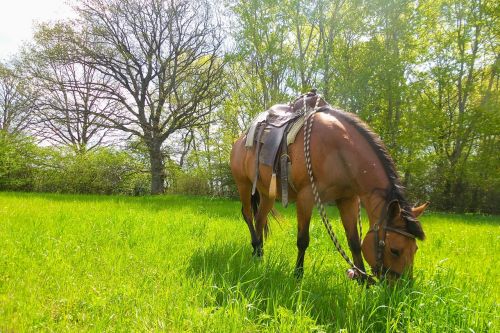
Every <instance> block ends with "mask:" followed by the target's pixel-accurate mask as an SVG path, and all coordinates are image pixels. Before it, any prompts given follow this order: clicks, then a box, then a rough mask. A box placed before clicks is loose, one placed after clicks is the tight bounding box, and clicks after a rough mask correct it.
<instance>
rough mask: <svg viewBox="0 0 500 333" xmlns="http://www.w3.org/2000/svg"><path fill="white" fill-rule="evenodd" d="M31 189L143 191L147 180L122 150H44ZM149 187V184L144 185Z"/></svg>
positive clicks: (52, 190) (121, 192)
mask: <svg viewBox="0 0 500 333" xmlns="http://www.w3.org/2000/svg"><path fill="white" fill-rule="evenodd" d="M43 160H44V164H45V167H42V168H38V169H37V172H36V176H35V180H34V190H36V191H41V192H62V193H96V194H144V187H146V186H145V184H148V185H149V183H148V179H147V178H144V177H141V175H140V172H139V171H140V169H139V168H140V166H139V165H138V164H137V162H135V161H134V160H133V159H131V158H130V156H129V155H128V154H127V153H126V152H120V151H114V150H111V149H105V148H101V149H97V150H92V151H88V152H86V153H83V154H75V153H73V152H72V151H70V150H66V151H62V152H61V151H59V150H55V149H46V150H45V154H44V156H43ZM147 187H149V186H147Z"/></svg>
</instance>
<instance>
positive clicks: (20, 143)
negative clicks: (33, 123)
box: [0, 131, 39, 191]
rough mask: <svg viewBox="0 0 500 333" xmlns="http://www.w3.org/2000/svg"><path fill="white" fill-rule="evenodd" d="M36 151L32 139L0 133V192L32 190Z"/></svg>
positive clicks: (37, 149)
mask: <svg viewBox="0 0 500 333" xmlns="http://www.w3.org/2000/svg"><path fill="white" fill-rule="evenodd" d="M38 151H39V148H38V147H37V146H36V145H35V144H34V142H33V140H32V139H30V138H27V137H24V136H21V135H14V134H9V133H6V132H3V131H0V190H3V191H6V190H7V191H16V190H17V191H29V190H31V189H32V184H33V174H34V172H35V160H36V156H37V154H38Z"/></svg>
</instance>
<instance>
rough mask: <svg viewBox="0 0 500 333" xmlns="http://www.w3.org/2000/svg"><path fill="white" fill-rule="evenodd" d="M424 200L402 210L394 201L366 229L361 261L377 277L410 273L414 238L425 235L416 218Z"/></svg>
mask: <svg viewBox="0 0 500 333" xmlns="http://www.w3.org/2000/svg"><path fill="white" fill-rule="evenodd" d="M427 206H428V203H425V204H423V205H421V206H419V207H415V208H412V209H411V212H410V211H409V209H408V211H404V210H402V209H401V206H400V204H399V202H398V201H397V200H394V201H392V202H391V203H389V205H388V206H387V212H386V214H385V215H384V214H383V216H382V217H381V219H380V221H378V222H377V223H376V224H374V226H372V227H371V228H370V231H369V232H368V233H367V235H366V237H365V238H364V240H363V244H362V251H363V256H364V257H365V260H366V261H367V262H368V264H369V265H370V266H371V268H372V271H373V272H374V274H375V275H376V276H377V277H379V278H385V277H386V278H388V279H389V280H390V281H391V280H395V279H397V278H399V277H401V276H402V275H403V274H404V273H407V274H408V275H409V276H411V274H412V267H413V260H414V257H415V253H416V252H417V249H418V246H417V242H416V239H417V238H418V239H424V238H425V235H424V233H423V231H422V228H421V226H420V222H418V221H417V219H416V218H417V217H418V216H420V215H421V214H422V213H423V212H424V210H425V209H426V208H427Z"/></svg>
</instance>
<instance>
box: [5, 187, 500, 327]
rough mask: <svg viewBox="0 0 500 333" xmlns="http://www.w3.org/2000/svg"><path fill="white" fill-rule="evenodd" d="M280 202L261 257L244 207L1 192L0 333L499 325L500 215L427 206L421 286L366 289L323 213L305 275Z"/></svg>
mask: <svg viewBox="0 0 500 333" xmlns="http://www.w3.org/2000/svg"><path fill="white" fill-rule="evenodd" d="M278 206H279V205H278ZM279 210H280V212H281V213H282V214H283V219H284V221H283V222H281V223H279V224H278V223H276V222H273V223H272V225H271V235H270V237H269V239H268V240H267V242H266V243H265V246H264V249H265V255H264V258H263V259H262V260H255V259H253V258H252V256H251V250H252V249H251V245H250V237H249V234H248V229H247V227H246V225H245V224H244V222H243V220H242V218H241V216H240V204H239V202H237V201H231V200H223V199H212V198H206V197H186V196H161V197H120V196H83V195H57V194H25V193H5V192H4V193H0V332H27V331H57V332H59V331H94V332H106V331H112V332H116V331H118V332H120V331H124V332H128V331H168V332H266V331H268V332H277V331H279V332H338V331H341V332H498V331H500V317H499V313H500V309H499V304H498V302H499V288H498V285H499V282H500V279H499V278H500V269H499V267H498V259H499V250H500V248H499V244H500V218H499V217H498V216H481V215H453V214H444V213H426V214H424V216H423V217H422V218H421V221H422V223H423V225H424V229H425V231H426V233H427V240H426V241H424V242H420V243H419V248H420V249H419V251H418V253H417V257H416V263H415V265H416V266H415V270H414V275H415V280H414V281H413V282H402V283H401V284H399V285H397V286H394V287H389V286H387V285H385V284H377V285H375V286H372V287H371V288H365V287H363V286H360V285H358V284H357V283H355V282H352V281H349V280H348V279H347V278H346V275H345V270H346V269H347V267H346V264H345V263H344V262H343V261H342V259H341V257H340V256H339V255H338V253H336V252H335V249H334V247H333V244H332V243H331V242H330V240H329V239H328V236H327V234H326V232H325V230H324V227H323V226H322V224H321V222H320V220H319V217H318V216H317V214H315V216H314V218H313V221H312V224H311V245H310V247H309V249H308V251H307V253H306V261H305V274H304V278H303V280H302V281H300V282H299V281H297V280H296V279H295V278H294V276H293V267H294V263H295V256H296V247H295V241H296V239H295V236H296V222H295V211H294V209H293V207H290V208H288V209H286V210H285V209H282V208H281V207H280V208H279ZM329 214H330V216H332V220H333V221H335V223H334V227H335V231H337V232H338V233H339V234H340V235H342V236H343V232H342V228H341V225H340V223H339V222H338V214H337V212H336V209H335V208H334V207H330V208H329ZM364 221H365V228H364V229H365V230H366V218H365V219H364ZM341 238H342V239H343V237H341Z"/></svg>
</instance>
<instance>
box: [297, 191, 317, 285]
mask: <svg viewBox="0 0 500 333" xmlns="http://www.w3.org/2000/svg"><path fill="white" fill-rule="evenodd" d="M312 210H313V200H312V194H311V193H310V192H309V191H307V190H303V191H302V192H300V193H298V195H297V250H298V252H297V263H296V264H295V277H296V278H297V279H300V278H302V276H303V275H304V257H305V254H306V250H307V247H308V246H309V223H310V222H311V215H312Z"/></svg>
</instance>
